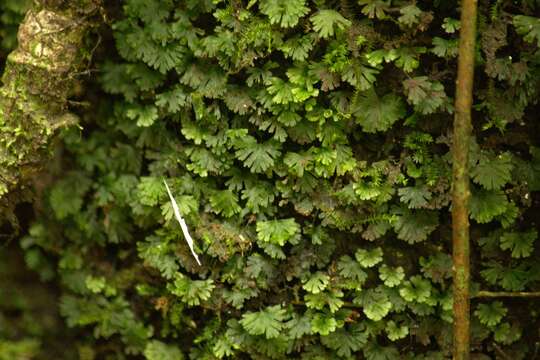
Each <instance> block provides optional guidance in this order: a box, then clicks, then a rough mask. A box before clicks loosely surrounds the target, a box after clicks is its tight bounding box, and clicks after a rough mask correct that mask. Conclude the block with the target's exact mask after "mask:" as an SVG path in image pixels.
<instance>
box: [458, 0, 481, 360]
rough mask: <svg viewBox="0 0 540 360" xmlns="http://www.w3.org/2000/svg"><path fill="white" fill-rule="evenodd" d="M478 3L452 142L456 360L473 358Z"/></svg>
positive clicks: (464, 17) (470, 14)
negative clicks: (472, 152) (472, 159)
mask: <svg viewBox="0 0 540 360" xmlns="http://www.w3.org/2000/svg"><path fill="white" fill-rule="evenodd" d="M476 12H477V0H462V2H461V31H460V37H459V57H458V75H457V81H456V103H455V118H454V136H453V139H452V142H453V144H452V157H453V183H452V242H453V263H454V264H453V265H454V266H453V279H454V305H453V307H454V360H468V359H469V357H470V244H469V198H470V190H469V172H468V163H469V143H470V138H471V129H472V125H471V108H472V101H473V95H472V94H473V81H474V49H475V39H476Z"/></svg>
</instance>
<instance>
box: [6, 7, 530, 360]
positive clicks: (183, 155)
mask: <svg viewBox="0 0 540 360" xmlns="http://www.w3.org/2000/svg"><path fill="white" fill-rule="evenodd" d="M11 3H15V1H8V2H6V4H11ZM2 6H6V5H0V7H2ZM107 6H109V8H107V12H108V16H107V17H106V18H107V19H111V20H110V21H111V29H112V30H110V33H105V34H102V36H103V41H102V42H101V44H100V47H99V48H98V49H96V53H95V54H94V57H95V59H94V60H95V61H96V64H95V67H96V68H97V71H95V72H91V74H92V76H90V78H89V79H87V80H88V82H89V84H88V86H87V89H86V94H85V95H83V97H85V101H89V102H90V103H91V105H90V106H84V104H77V105H74V110H75V111H77V112H78V113H79V115H80V117H81V128H75V127H74V128H71V129H69V130H67V131H65V132H64V133H63V134H62V136H61V138H62V141H61V144H59V145H58V149H57V152H56V153H57V155H56V157H55V160H54V161H51V164H50V166H49V169H48V170H49V173H48V176H46V177H44V178H43V181H42V182H43V183H44V184H40V191H39V197H38V199H37V200H36V204H35V205H34V207H35V209H36V210H35V211H36V219H35V221H33V222H32V224H31V226H29V229H28V231H27V234H26V235H25V236H24V237H22V239H20V240H19V243H20V245H21V247H22V249H23V251H24V258H25V260H26V264H27V266H28V267H29V268H31V269H33V270H35V272H36V273H37V274H39V276H40V277H41V280H42V281H43V282H45V283H46V284H49V286H50V287H51V289H54V291H53V292H54V294H56V292H57V291H58V292H59V293H60V295H59V299H58V303H59V309H60V313H61V315H62V316H63V317H64V318H65V321H66V324H67V326H69V328H70V329H69V330H65V331H66V332H67V333H69V334H70V335H69V336H71V337H72V338H75V339H74V340H73V341H71V343H72V345H73V349H74V350H73V351H74V352H78V353H79V358H81V359H123V358H145V359H148V360H162V359H165V360H167V359H183V358H186V359H188V358H189V359H221V358H234V359H289V358H298V359H353V358H361V359H362V358H365V359H369V360H393V359H396V360H397V359H430V360H431V359H445V358H448V357H449V356H450V353H451V341H452V334H451V331H450V330H449V329H451V323H452V289H451V270H452V262H451V257H450V253H451V241H450V235H451V234H450V230H451V229H450V211H449V210H450V183H451V176H450V175H451V156H450V153H449V150H450V145H451V142H452V137H451V127H452V119H453V94H454V80H455V76H456V55H457V39H458V31H459V21H458V20H457V19H458V18H459V12H458V11H457V9H458V3H457V2H455V1H437V0H435V1H397V0H395V1H393V0H358V1H353V0H341V1H332V0H314V1H308V0H250V1H247V0H244V1H242V0H231V1H222V0H213V1H212V0H184V1H174V0H127V1H125V2H123V3H122V5H121V6H113V5H111V4H108V5H107ZM6 14H7V13H6ZM479 14H480V18H479V24H478V30H479V38H478V43H479V46H478V49H477V69H476V83H475V84H476V85H475V106H474V114H473V120H474V134H475V138H476V140H475V142H474V143H473V144H472V146H471V161H470V174H471V177H472V186H471V187H472V191H473V194H472V201H471V208H470V211H471V219H472V229H471V239H472V246H473V254H474V255H473V258H472V263H473V292H476V291H478V290H479V289H482V290H504V291H533V290H536V291H539V290H540V261H539V260H538V259H539V256H540V249H539V247H538V246H537V236H538V234H537V224H536V222H537V217H538V214H539V203H538V201H539V200H540V197H539V194H538V191H539V190H540V147H538V146H539V140H540V139H539V135H538V134H539V128H538V122H537V117H538V111H539V110H540V109H539V106H538V104H537V103H536V101H537V99H538V96H539V94H538V90H539V89H540V51H539V48H540V18H539V17H540V3H538V2H537V1H534V0H521V1H505V0H497V1H483V2H480V5H479ZM10 19H11V17H9V18H8V20H4V18H0V21H2V23H1V24H2V25H1V26H0V33H2V32H5V31H10V34H11V35H10V36H12V35H13V31H12V22H11V20H10ZM8 25H9V26H8ZM3 45H4V43H3ZM4 46H6V47H12V46H14V44H13V43H12V42H9V41H7V42H5V45H4ZM164 180H166V181H167V183H168V184H169V186H170V187H171V190H172V194H173V196H174V197H175V199H176V201H177V202H178V205H179V209H180V213H181V214H182V216H183V217H184V218H185V219H186V223H187V225H188V227H189V229H190V231H191V234H192V236H193V238H194V239H195V251H196V253H197V254H198V255H199V258H200V259H201V262H202V266H198V265H197V263H196V261H195V259H194V257H193V256H192V255H191V252H190V249H189V247H188V245H187V243H186V241H185V239H184V235H183V233H182V230H181V228H180V226H179V224H178V223H177V222H176V219H175V217H174V213H173V207H172V204H171V202H170V200H169V197H168V195H167V192H166V189H165V186H164V182H163V181H164ZM41 188H44V189H41ZM3 250H4V249H2V250H0V251H3ZM8 271H9V269H4V268H1V267H0V274H1V273H5V272H8ZM17 286H18V285H16V284H13V282H12V281H10V282H9V283H1V284H0V295H2V296H3V297H4V298H10V297H11V295H10V294H12V293H11V292H9V291H7V290H6V289H5V288H6V287H8V289H9V288H16V287H17ZM6 294H7V295H6ZM47 301H49V300H47ZM5 304H7V302H6V303H4V302H2V303H1V304H0V311H1V310H2V309H3V308H2V307H3V306H4V307H5ZM539 305H540V300H538V299H528V300H523V299H511V300H509V301H508V300H505V299H483V298H478V299H475V300H473V326H472V336H473V339H472V340H473V341H472V349H471V351H472V352H473V353H474V354H476V355H477V357H476V359H489V358H492V357H493V356H499V357H501V358H504V356H506V357H507V358H513V359H533V358H534V356H536V355H537V354H538V351H539V345H538V344H539V343H540V333H539V330H538V329H539V328H540V313H539V312H538V308H539ZM10 306H11V305H10ZM15 307H16V306H15ZM12 308H13V306H12ZM19 311H20V312H23V313H24V312H25V311H30V310H28V307H24V306H21V307H20V308H19ZM5 314H7V315H6V316H4V317H0V359H2V360H3V358H2V356H3V354H1V353H2V349H3V348H2V347H3V346H5V347H6V348H7V347H8V346H9V348H10V349H11V350H10V351H13V352H14V353H16V352H17V351H20V352H25V351H26V352H32V353H40V354H41V355H40V356H41V358H44V359H49V358H50V355H48V351H52V350H50V349H49V348H47V345H46V344H47V342H45V343H43V344H45V345H41V347H40V346H39V342H38V341H39V340H40V338H41V337H43V336H44V333H43V331H42V330H40V331H37V330H36V331H34V332H32V331H30V330H32V329H29V331H27V333H26V335H21V334H24V331H22V332H19V331H17V332H6V331H3V330H4V329H3V328H2V327H3V326H5V324H9V316H8V315H10V313H8V312H5ZM53 317H54V316H53ZM30 325H31V324H30ZM30 325H28V326H29V327H30ZM56 326H59V325H56ZM3 339H5V340H3ZM28 339H33V340H28ZM17 340H22V341H17ZM46 341H48V340H46ZM4 344H5V345H4ZM4 351H6V350H4ZM67 354H70V353H69V352H68V353H67ZM70 356H71V355H66V358H71V357H70ZM73 356H75V355H73ZM6 359H7V358H6Z"/></svg>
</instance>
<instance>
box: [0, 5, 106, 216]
mask: <svg viewBox="0 0 540 360" xmlns="http://www.w3.org/2000/svg"><path fill="white" fill-rule="evenodd" d="M99 9H100V4H99V3H98V0H74V1H63V0H39V1H35V2H34V7H33V8H32V9H31V10H29V11H28V13H27V14H26V16H25V18H24V20H23V22H22V23H21V25H20V27H19V32H18V36H17V39H18V47H17V48H16V49H15V50H14V51H13V52H12V53H11V54H9V56H8V58H7V61H6V65H5V70H4V74H3V76H2V87H1V88H0V217H5V216H6V215H8V214H11V213H12V211H11V210H12V209H13V207H14V206H15V204H17V203H18V202H20V201H23V200H25V199H29V198H30V196H31V192H30V191H29V190H28V184H29V181H30V180H31V179H32V177H34V176H36V174H37V173H38V172H39V170H40V169H41V168H43V166H46V165H47V161H48V159H49V153H50V148H49V147H50V146H49V145H50V143H51V140H52V138H53V136H54V135H55V133H56V132H57V130H58V129H60V128H62V127H65V126H67V125H70V124H75V123H76V122H77V117H76V116H75V115H73V114H72V113H70V112H69V110H68V98H69V97H70V95H71V94H72V92H73V89H74V87H75V85H76V83H77V81H78V75H77V74H78V73H80V72H81V70H82V69H83V67H84V64H85V62H86V61H85V59H86V58H87V55H88V51H87V48H86V47H85V46H84V43H85V35H86V34H87V32H88V30H89V29H90V28H91V27H92V25H93V24H94V20H95V18H96V14H98V13H99ZM0 222H1V221H0Z"/></svg>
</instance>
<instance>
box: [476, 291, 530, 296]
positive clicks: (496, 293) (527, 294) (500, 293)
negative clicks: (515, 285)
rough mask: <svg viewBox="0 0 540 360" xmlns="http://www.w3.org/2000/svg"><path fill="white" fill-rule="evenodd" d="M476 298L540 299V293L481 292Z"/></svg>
mask: <svg viewBox="0 0 540 360" xmlns="http://www.w3.org/2000/svg"><path fill="white" fill-rule="evenodd" d="M473 297H474V298H500V297H507V298H535V297H538V298H540V291H529V292H527V291H518V292H510V291H479V292H477V293H476V294H474V295H473Z"/></svg>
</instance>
